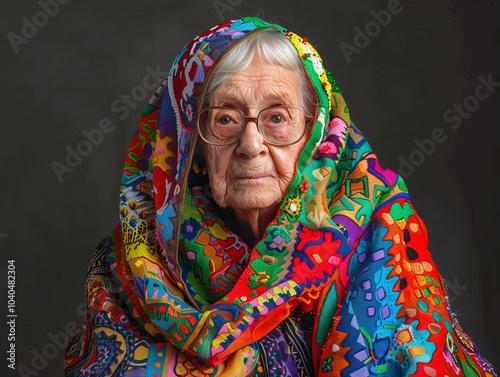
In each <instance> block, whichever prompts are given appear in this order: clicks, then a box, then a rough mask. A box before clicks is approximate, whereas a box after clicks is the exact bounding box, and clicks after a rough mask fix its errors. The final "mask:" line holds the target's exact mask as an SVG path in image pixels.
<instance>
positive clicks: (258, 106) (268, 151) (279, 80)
mask: <svg viewBox="0 0 500 377" xmlns="http://www.w3.org/2000/svg"><path fill="white" fill-rule="evenodd" d="M300 98H301V97H300V93H299V78H298V73H297V72H295V71H292V70H289V69H286V68H282V67H279V66H275V65H269V64H264V63H262V62H261V61H260V59H259V57H258V55H257V54H255V55H254V58H253V59H252V62H251V63H250V65H249V66H248V67H247V68H246V69H244V70H242V71H240V72H238V73H235V74H233V75H232V76H231V78H230V79H229V81H228V83H227V84H226V85H222V86H221V87H220V88H218V89H217V90H216V91H215V92H214V93H213V95H212V98H211V100H210V106H229V107H234V108H237V109H240V110H242V111H243V112H244V113H245V115H247V116H253V117H256V116H257V114H258V113H259V111H260V110H262V109H265V108H267V107H270V106H275V105H289V106H299V107H300V106H301V102H300ZM306 138H307V132H306V135H305V136H304V137H302V139H301V140H300V141H299V142H297V143H296V144H293V145H289V146H275V145H269V144H268V143H266V142H265V141H264V140H263V138H262V136H261V135H260V133H259V132H258V130H257V125H256V124H255V122H253V121H248V123H247V125H246V129H245V132H244V134H243V135H242V137H241V139H240V140H239V141H237V142H236V143H234V144H231V145H229V146H213V145H208V144H206V143H204V145H203V149H204V152H205V160H206V164H207V169H208V174H209V178H210V184H211V187H212V194H213V195H214V199H215V201H216V202H217V204H219V205H220V206H221V207H227V206H230V207H232V208H233V209H234V210H235V211H236V212H237V213H238V212H241V211H248V210H255V209H260V210H271V209H275V208H276V207H277V206H278V205H279V204H281V202H282V200H283V198H284V196H285V193H286V191H287V189H288V186H289V185H290V182H291V180H292V178H293V176H294V173H295V165H296V162H297V159H298V156H299V153H300V151H301V150H302V148H303V146H304V144H305V142H306Z"/></svg>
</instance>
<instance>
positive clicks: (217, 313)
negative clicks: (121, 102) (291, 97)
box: [64, 18, 495, 377]
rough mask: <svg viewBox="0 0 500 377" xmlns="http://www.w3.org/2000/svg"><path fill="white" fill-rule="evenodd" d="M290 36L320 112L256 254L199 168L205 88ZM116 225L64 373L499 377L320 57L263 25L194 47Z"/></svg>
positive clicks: (402, 193)
mask: <svg viewBox="0 0 500 377" xmlns="http://www.w3.org/2000/svg"><path fill="white" fill-rule="evenodd" d="M268 29H271V30H274V31H276V32H279V33H284V34H285V35H286V37H287V38H288V39H289V40H290V42H291V43H292V44H293V46H294V47H295V49H296V51H297V54H298V56H299V57H300V60H301V61H302V63H303V65H304V69H305V71H306V73H307V75H308V76H309V77H310V79H311V81H312V84H313V86H314V88H315V91H316V95H317V101H318V107H317V112H316V117H315V119H316V121H315V124H314V126H313V129H312V132H311V135H310V137H309V139H308V141H307V143H306V145H305V147H304V149H303V151H302V153H301V154H300V156H299V159H298V162H297V167H296V175H295V177H294V179H293V181H292V183H291V184H290V187H289V190H288V193H287V194H286V196H285V198H284V200H283V202H282V204H281V206H280V208H279V210H278V214H277V216H276V219H275V220H274V221H272V222H271V223H270V224H269V226H268V227H267V229H266V231H265V233H264V234H263V235H262V238H261V239H260V241H259V242H258V243H257V244H256V245H255V246H254V247H253V248H251V247H249V246H248V245H247V244H245V242H244V241H243V239H242V238H240V237H239V236H238V234H235V233H234V232H233V231H232V230H231V224H229V223H227V222H226V221H225V218H224V211H223V210H222V209H221V208H219V207H218V206H217V205H216V204H215V203H214V202H213V200H211V195H210V187H209V184H208V179H207V176H206V175H204V174H203V171H204V169H203V167H202V166H201V163H200V161H198V160H197V157H196V154H195V153H194V151H195V144H196V141H197V134H196V127H195V116H196V112H197V110H198V104H199V99H200V96H202V95H203V90H204V89H205V85H204V84H205V82H206V81H207V80H208V79H209V78H210V75H211V74H212V72H213V70H214V69H215V68H216V67H217V63H218V61H219V60H220V59H221V57H222V56H223V55H224V54H225V53H226V52H227V51H228V50H229V49H230V48H231V47H232V46H234V45H235V44H236V43H237V42H238V41H239V40H241V39H243V38H245V37H247V36H249V35H250V34H252V33H257V32H260V31H262V30H268ZM120 195H121V205H120V218H121V221H120V223H119V225H118V226H117V227H116V228H115V229H114V230H113V232H112V233H111V234H109V235H108V236H107V237H105V239H104V240H103V241H102V242H101V244H100V245H99V246H98V248H97V250H96V253H95V254H94V257H93V259H92V262H91V265H90V267H89V270H88V278H87V282H86V299H87V301H88V312H87V315H86V318H85V321H84V324H83V326H82V327H81V328H80V329H79V331H78V332H77V333H76V334H75V335H74V337H73V338H72V339H71V340H70V342H69V344H68V346H67V348H66V352H65V361H64V367H65V370H66V375H67V376H127V377H134V376H369V375H386V376H410V375H411V376H444V375H448V376H456V375H466V376H476V375H478V376H479V375H481V376H492V375H495V372H494V371H493V369H492V367H491V365H490V364H489V363H488V362H487V361H485V360H484V359H483V358H482V357H481V356H480V354H479V353H478V351H477V349H476V346H475V345H474V343H473V342H472V341H471V340H470V339H469V338H468V337H467V335H465V334H464V332H463V331H462V329H461V328H460V327H459V325H458V323H457V321H456V319H455V318H454V316H453V313H452V312H451V310H450V307H449V305H448V300H447V297H448V294H447V291H446V287H445V284H444V281H443V279H442V277H441V276H440V275H439V273H438V271H437V269H436V266H435V264H434V263H433V261H432V259H431V256H430V254H429V252H428V251H427V232H426V228H425V226H424V224H423V223H422V221H421V220H420V218H419V217H418V215H417V214H416V212H415V209H414V208H413V207H412V205H411V203H410V200H409V197H408V194H407V190H406V186H405V184H404V182H403V180H402V179H401V178H400V177H399V176H397V175H396V174H395V173H394V172H392V171H390V170H386V169H383V168H382V167H380V165H379V163H378V160H377V157H376V156H375V155H374V154H373V153H372V151H371V149H370V147H369V145H368V143H367V141H366V139H365V138H364V136H363V135H362V134H361V132H360V131H359V130H358V129H357V128H356V127H355V126H354V125H353V124H352V123H351V121H350V114H349V111H348V109H347V107H346V104H345V102H344V99H343V97H342V95H341V92H340V89H339V88H338V86H337V84H336V83H335V81H334V80H333V78H332V77H331V75H330V74H329V72H328V71H326V70H325V69H324V67H323V65H322V62H321V58H320V57H319V55H318V54H317V52H316V51H315V49H314V48H313V47H312V46H311V45H310V44H309V43H308V42H307V40H306V38H301V37H299V36H297V35H296V34H294V33H292V32H290V31H288V30H285V29H283V28H282V27H281V26H279V25H273V24H268V23H265V22H264V21H262V20H260V19H258V18H243V19H240V20H234V21H228V22H225V23H223V24H221V25H219V26H217V27H214V28H212V29H210V30H208V31H206V32H204V33H203V34H201V35H200V36H198V37H196V38H195V39H194V40H193V41H191V42H190V43H189V44H188V45H187V46H186V47H185V48H184V49H183V50H182V51H181V53H180V54H179V55H178V57H177V59H176V60H175V62H174V64H173V67H172V69H171V71H170V74H169V76H168V77H167V79H166V80H165V82H164V83H163V84H162V85H161V87H160V88H159V89H158V91H157V92H156V93H155V94H154V96H153V98H152V99H151V101H150V103H149V104H148V105H147V106H146V108H145V109H144V112H143V116H142V118H141V122H140V127H139V129H138V131H137V132H136V134H135V136H134V139H133V141H132V143H131V144H130V147H129V150H128V153H127V157H126V161H125V168H124V173H123V179H122V184H121V191H120Z"/></svg>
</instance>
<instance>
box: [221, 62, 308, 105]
mask: <svg viewBox="0 0 500 377" xmlns="http://www.w3.org/2000/svg"><path fill="white" fill-rule="evenodd" d="M299 90H300V88H299V79H298V73H297V72H295V71H292V70H290V69H287V68H283V67H280V66H276V65H265V67H264V66H262V67H254V66H248V67H247V68H246V69H244V70H242V71H240V72H236V73H234V74H233V75H231V77H230V78H229V79H228V80H227V82H226V83H224V84H223V85H221V86H220V87H219V88H217V89H216V90H215V91H214V93H213V96H212V100H214V101H226V100H233V101H236V102H238V101H242V102H245V103H247V102H253V101H254V100H255V101H259V100H264V99H265V100H274V101H280V102H289V101H291V102H295V101H296V100H298V99H299Z"/></svg>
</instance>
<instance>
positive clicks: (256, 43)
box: [205, 30, 316, 115]
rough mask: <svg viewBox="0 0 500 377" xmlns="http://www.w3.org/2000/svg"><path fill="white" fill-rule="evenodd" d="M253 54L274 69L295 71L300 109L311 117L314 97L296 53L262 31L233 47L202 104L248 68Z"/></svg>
mask: <svg viewBox="0 0 500 377" xmlns="http://www.w3.org/2000/svg"><path fill="white" fill-rule="evenodd" d="M255 52H257V53H258V54H259V56H260V59H261V60H262V62H263V63H266V64H272V65H277V66H280V67H283V68H287V69H290V70H293V71H296V72H297V73H298V74H299V85H300V90H299V92H300V96H301V102H302V104H301V106H302V107H303V108H304V110H305V112H306V114H307V115H314V113H315V110H316V93H315V92H314V88H313V85H312V83H311V80H310V79H309V77H308V76H307V75H306V73H305V71H304V67H303V65H302V63H301V61H300V59H299V57H298V55H297V51H296V50H295V48H294V47H293V45H292V44H291V42H290V41H289V40H288V39H287V38H286V36H285V35H284V34H282V33H280V32H275V31H270V30H264V31H261V32H259V33H255V34H253V35H251V36H249V37H248V38H246V39H244V40H242V41H241V42H239V43H237V44H236V45H235V46H234V47H233V48H232V49H231V50H230V51H229V52H228V53H227V55H226V56H224V58H223V59H222V60H221V62H220V63H219V66H218V67H217V68H216V71H215V72H214V74H213V76H212V78H211V80H210V82H209V83H208V87H207V89H206V93H205V103H208V102H209V101H210V98H211V96H212V95H213V93H214V92H215V91H216V90H217V89H218V88H219V87H221V86H223V85H224V84H225V83H227V81H228V80H229V79H230V78H231V76H232V75H233V74H234V73H237V72H239V71H241V70H243V69H245V68H246V67H248V65H249V64H250V62H251V61H252V58H253V55H254V54H255Z"/></svg>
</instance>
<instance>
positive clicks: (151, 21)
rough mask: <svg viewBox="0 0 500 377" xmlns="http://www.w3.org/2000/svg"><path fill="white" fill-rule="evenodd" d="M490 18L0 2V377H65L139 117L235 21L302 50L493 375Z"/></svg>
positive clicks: (295, 1)
mask: <svg viewBox="0 0 500 377" xmlns="http://www.w3.org/2000/svg"><path fill="white" fill-rule="evenodd" d="M499 10H500V9H499V4H498V2H497V1H493V0H491V1H486V0H483V1H474V2H472V1H468V2H466V1H465V0H456V1H448V0H447V1H444V0H435V1H418V0H413V1H412V0H377V1H352V2H348V1H337V0H332V1H314V0H309V1H302V0H292V1H290V0H289V1H285V0H280V1H264V0H258V1H255V0H205V1H202V0H190V1H181V0H175V1H174V0H163V1H160V0H144V1H118V0H111V1H105V2H103V1H79V0H39V1H37V0H19V1H13V0H10V1H4V2H3V3H2V11H1V12H0V14H1V16H0V17H1V19H2V22H1V29H2V33H1V36H2V37H1V57H2V59H1V62H0V64H1V71H0V72H1V81H0V83H1V88H2V91H1V95H2V113H3V117H2V125H1V139H0V140H1V141H0V143H1V149H0V164H1V167H2V173H3V178H2V180H1V195H0V208H1V212H2V216H1V218H0V250H1V252H0V255H1V258H0V280H1V287H2V289H1V291H0V292H1V294H0V302H1V305H0V307H1V308H2V309H1V310H0V313H1V315H3V318H4V319H3V321H2V322H4V325H3V327H2V329H3V330H2V332H1V334H2V335H1V336H0V350H1V354H2V355H3V356H2V357H1V360H2V361H1V364H2V365H1V366H0V368H1V370H2V372H0V374H1V375H2V376H5V375H7V376H50V377H58V376H63V375H64V373H63V370H62V356H63V348H64V346H65V343H66V342H67V340H68V337H69V336H70V335H71V334H72V333H73V332H74V331H75V329H76V327H77V324H78V325H79V324H80V323H81V322H82V320H83V315H84V313H85V305H84V298H85V297H84V285H85V276H86V269H87V266H88V263H89V261H90V259H91V257H92V254H93V251H94V248H95V247H96V245H97V244H98V243H99V241H100V239H101V238H102V237H103V236H104V235H105V234H106V233H107V232H109V231H110V230H111V229H112V228H113V227H114V226H115V224H116V223H117V222H118V203H119V197H118V192H119V186H120V176H121V172H122V168H123V161H124V156H125V151H126V149H127V147H128V143H129V141H130V140H131V137H132V134H133V132H134V131H135V129H136V128H137V126H138V121H139V118H140V115H141V111H142V108H143V107H144V106H145V104H146V103H147V102H148V100H149V98H150V96H151V95H152V94H153V93H154V91H155V88H156V87H157V86H158V85H159V83H161V82H162V81H163V80H164V78H165V76H166V75H167V73H168V70H169V69H170V66H171V65H172V62H173V59H174V57H175V56H176V55H177V53H178V52H179V51H180V50H181V48H182V47H183V46H184V45H185V44H186V43H187V42H188V41H189V40H191V39H192V38H193V37H194V36H196V35H198V34H199V33H200V32H201V31H203V30H206V29H208V28H210V27H211V26H214V25H216V24H218V23H220V22H221V21H222V20H224V19H230V18H234V17H238V16H245V15H252V16H260V17H261V18H264V19H266V20H268V21H275V22H277V23H279V24H281V25H283V26H285V27H286V28H288V29H290V30H292V31H295V32H296V33H298V34H299V35H301V36H304V37H307V38H308V39H309V41H310V42H311V43H312V44H313V45H314V46H315V47H316V49H317V50H318V52H319V54H320V55H321V56H322V57H323V60H324V65H325V66H326V67H327V68H328V69H329V70H330V71H331V72H332V74H333V76H334V77H335V78H336V80H337V82H338V84H339V86H340V87H341V89H342V91H343V95H344V97H345V99H346V101H347V104H348V105H349V109H350V112H351V114H352V115H351V117H352V120H353V121H354V123H355V124H356V126H357V127H359V128H360V129H361V130H362V132H363V133H364V134H365V135H366V136H367V138H368V140H369V141H370V144H371V145H372V148H373V150H374V151H375V153H376V154H377V155H378V157H379V159H380V161H381V163H382V165H383V167H384V168H390V169H392V170H394V171H396V172H398V173H399V174H401V175H402V176H403V177H404V178H405V181H406V183H407V185H408V188H409V192H410V195H411V198H412V201H413V203H414V205H415V207H416V209H417V211H418V212H419V214H420V216H421V217H422V219H423V220H424V222H425V223H426V225H427V228H428V232H429V248H430V250H431V252H432V253H433V257H434V260H435V261H436V263H437V266H438V268H439V269H440V272H441V274H442V275H443V276H444V278H445V280H446V282H447V284H448V290H449V293H450V301H451V304H452V308H453V310H454V312H455V314H456V316H457V318H458V320H459V322H460V324H461V326H462V327H463V329H464V330H465V331H466V332H467V333H468V334H469V335H470V336H471V338H472V339H473V340H474V341H475V342H476V343H477V345H478V347H479V350H480V351H481V353H482V354H483V356H484V357H485V358H486V359H488V360H489V361H490V362H492V364H493V365H494V366H495V367H496V369H497V370H498V369H499V368H500V346H499V343H498V342H499V341H498V339H500V326H499V319H498V318H499V315H500V314H499V313H500V312H499V300H500V294H499V289H500V284H499V277H498V267H499V257H498V254H499V251H500V247H499V243H498V234H499V230H498V229H497V227H498V223H499V221H498V213H499V212H500V207H499V204H498V195H497V191H496V189H497V187H498V186H497V184H498V183H497V182H498V176H499V173H500V171H499V168H498V166H499V163H500V144H499V137H500V130H499V124H500V122H499V116H498V108H499V104H500V103H499V99H500V93H499V92H500V75H499V72H498V67H499V66H500V64H499V58H498V49H499V44H500V34H499V31H498V30H499V29H498V27H499V20H498V14H499ZM13 277H14V278H13ZM14 279H15V280H14ZM14 366H15V369H12V367H14Z"/></svg>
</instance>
